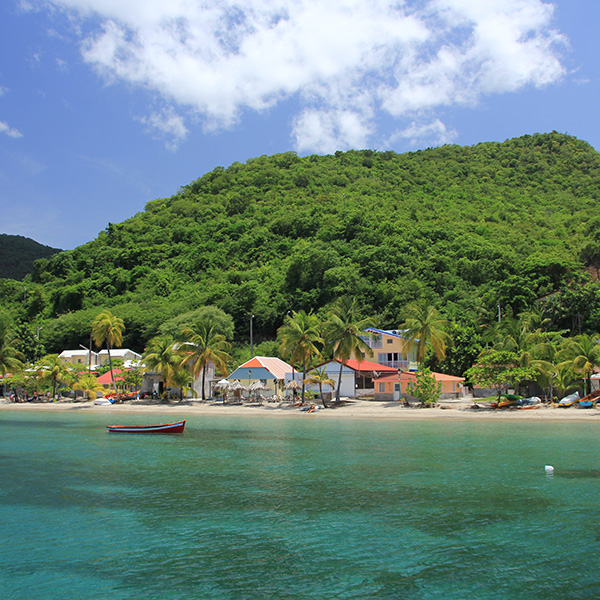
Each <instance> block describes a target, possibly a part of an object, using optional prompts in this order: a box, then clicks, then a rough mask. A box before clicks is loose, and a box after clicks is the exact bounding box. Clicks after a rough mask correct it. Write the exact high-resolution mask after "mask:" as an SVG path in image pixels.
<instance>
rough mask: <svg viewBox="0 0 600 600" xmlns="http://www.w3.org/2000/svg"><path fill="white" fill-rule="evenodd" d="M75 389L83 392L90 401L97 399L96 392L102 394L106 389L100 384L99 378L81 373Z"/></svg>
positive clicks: (74, 386)
mask: <svg viewBox="0 0 600 600" xmlns="http://www.w3.org/2000/svg"><path fill="white" fill-rule="evenodd" d="M73 388H74V389H76V390H81V391H82V392H83V393H84V394H85V395H86V396H87V399H88V400H95V399H96V395H97V394H96V392H102V391H103V390H104V388H103V387H102V384H100V383H98V378H97V377H96V376H95V375H92V374H91V373H81V375H80V376H79V379H78V380H77V381H76V382H75V383H74V385H73Z"/></svg>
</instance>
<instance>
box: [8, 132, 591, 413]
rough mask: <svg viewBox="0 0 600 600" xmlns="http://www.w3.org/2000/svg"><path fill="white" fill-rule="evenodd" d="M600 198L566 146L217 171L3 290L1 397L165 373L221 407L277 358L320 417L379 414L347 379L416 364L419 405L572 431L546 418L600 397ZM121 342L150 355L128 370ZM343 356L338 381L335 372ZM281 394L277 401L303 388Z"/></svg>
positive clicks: (316, 160)
mask: <svg viewBox="0 0 600 600" xmlns="http://www.w3.org/2000/svg"><path fill="white" fill-rule="evenodd" d="M599 200H600V155H599V154H598V153H597V152H596V151H595V150H594V149H593V148H592V147H591V146H589V144H587V143H586V142H583V141H581V140H578V139H576V138H573V137H570V136H568V135H564V134H559V133H556V132H553V133H549V134H536V135H532V136H523V137H520V138H515V139H512V140H507V141H506V142H503V143H482V144H477V145H475V146H472V147H458V146H443V147H440V148H435V149H429V150H425V151H419V152H414V153H407V154H402V155H398V154H395V153H394V152H377V151H372V150H361V151H350V152H338V153H335V155H330V156H316V155H313V156H307V157H298V156H297V155H296V154H294V153H292V152H290V153H285V154H278V155H275V156H271V157H267V156H262V157H258V158H254V159H249V160H247V161H246V163H244V164H242V163H234V164H233V165H231V166H229V167H227V168H221V167H219V168H217V169H215V170H214V171H212V172H211V173H208V174H206V175H204V176H202V177H200V178H199V179H197V180H196V181H194V182H192V183H190V184H188V185H185V186H184V187H182V188H181V189H180V190H179V191H178V192H177V193H176V194H174V195H173V196H171V197H170V198H164V199H158V200H153V201H151V202H148V204H147V206H146V209H145V210H144V211H143V212H141V213H139V214H137V215H135V216H133V217H132V218H130V219H128V220H127V221H124V222H123V223H119V224H113V223H109V224H108V226H107V227H106V229H105V230H104V231H102V232H101V233H100V234H99V235H98V237H97V238H96V239H95V240H92V241H90V242H89V243H87V244H85V245H83V246H80V247H78V248H76V249H75V250H69V251H66V252H59V253H57V254H53V255H52V256H49V257H46V258H41V259H40V260H37V261H36V262H35V263H34V266H33V269H32V270H31V271H30V272H29V273H28V274H27V275H25V276H24V277H23V278H22V279H19V280H16V279H9V278H6V277H5V278H3V279H0V299H1V302H2V309H1V310H0V376H1V377H2V384H3V385H4V387H5V390H6V393H7V396H8V395H9V394H10V393H11V390H15V391H16V392H17V394H18V393H19V390H21V393H22V394H26V395H27V396H28V397H31V396H35V397H37V398H39V397H41V396H46V397H48V395H49V396H51V397H56V396H58V395H59V390H61V392H63V393H64V392H65V391H71V392H73V393H74V394H79V395H82V394H83V396H84V397H88V398H91V397H92V396H94V395H96V394H101V393H105V392H106V389H105V388H102V387H99V386H98V384H97V376H98V375H100V374H101V373H102V371H105V372H108V373H110V379H111V381H110V384H109V387H111V388H116V387H119V386H120V387H121V388H122V389H123V390H124V389H136V387H138V386H139V384H140V382H141V381H142V379H143V377H144V372H146V373H148V372H150V371H152V372H154V373H155V374H157V375H158V377H159V378H160V386H159V389H160V391H161V394H162V395H163V396H165V398H164V400H165V401H166V400H168V395H169V394H168V390H177V394H179V401H180V402H182V401H184V400H185V399H186V398H187V397H189V396H190V392H189V390H188V388H190V385H189V383H190V380H194V381H196V382H198V383H197V385H196V384H195V387H194V389H195V390H196V393H195V394H191V395H197V396H198V397H199V398H204V400H205V404H203V405H202V406H203V407H209V406H212V405H211V404H210V402H209V401H208V398H210V397H213V395H214V394H213V392H214V389H215V388H214V387H213V386H214V383H215V382H216V381H217V380H218V379H219V378H223V377H227V376H228V375H229V374H230V373H232V372H234V371H235V370H236V368H238V367H239V366H240V365H242V364H244V363H245V361H248V360H249V359H250V358H252V357H254V356H264V357H276V358H278V359H282V360H283V361H287V362H286V364H287V365H289V368H290V374H291V375H292V377H293V378H294V379H296V373H297V374H298V377H297V379H298V381H300V382H302V386H303V387H302V390H301V391H298V392H297V393H298V394H302V398H301V399H302V400H303V401H304V403H306V402H307V401H310V400H311V398H312V395H314V393H315V392H314V390H315V389H317V388H318V389H319V391H320V393H319V394H317V395H319V396H321V398H322V399H323V398H324V397H325V396H326V394H323V393H322V392H323V391H324V390H327V391H328V392H329V396H330V400H331V402H330V405H333V406H336V407H337V408H336V410H335V411H331V412H332V413H334V412H335V413H336V414H337V413H338V412H339V414H351V413H352V412H361V411H363V410H364V411H367V409H366V408H365V409H363V408H360V409H359V408H357V407H358V406H361V407H362V403H361V401H359V400H353V402H355V404H353V405H352V406H351V407H348V406H344V407H341V404H342V403H341V398H342V396H344V394H341V393H340V388H341V380H342V368H343V365H347V364H349V362H348V361H352V360H359V361H360V360H368V361H373V362H375V363H377V364H380V365H382V367H384V366H387V367H389V365H393V366H394V368H397V369H398V370H399V371H402V370H406V371H407V372H408V371H414V370H415V369H418V373H419V376H417V378H416V380H415V381H413V382H412V383H411V384H410V385H411V386H412V387H410V388H408V387H407V388H406V389H402V390H401V394H402V395H403V397H406V396H407V395H409V396H411V397H412V398H413V400H414V399H416V400H418V401H420V404H421V405H427V404H435V403H436V402H440V401H442V403H443V400H444V398H440V394H439V390H438V389H437V388H436V384H432V383H431V382H432V381H435V377H434V374H435V373H441V374H447V375H452V376H456V377H459V378H464V386H465V388H469V387H474V388H475V390H477V389H484V390H487V392H489V393H490V394H494V395H495V396H497V397H500V396H502V395H504V394H506V393H507V392H510V393H511V394H512V395H514V396H515V397H517V396H520V397H531V396H535V397H539V398H540V399H541V401H542V403H543V406H542V407H541V408H539V409H535V410H530V411H529V412H531V413H535V414H536V415H537V414H538V413H539V414H540V415H541V414H543V415H546V414H548V415H549V414H555V413H560V414H563V415H564V414H566V412H567V411H566V410H562V409H558V410H554V409H552V408H549V406H551V405H552V403H556V402H557V401H558V400H560V399H561V398H562V397H564V396H566V395H568V394H571V393H573V392H575V391H577V392H578V393H579V394H580V396H584V395H586V394H589V393H590V392H591V391H593V390H594V389H596V388H597V387H598V385H597V383H596V379H595V373H596V369H597V368H598V366H599V365H600V349H599V347H598V339H599V336H598V332H599V331H600V286H599V284H598V275H599V272H600V233H598V232H600V217H599V216H598V215H597V206H598V202H599ZM28 259H29V258H28ZM0 274H2V273H0ZM373 328H375V329H376V330H381V331H389V332H396V335H397V336H398V337H401V338H402V339H403V345H402V348H401V350H400V351H398V352H395V353H394V352H389V353H387V354H388V355H389V356H385V355H386V352H385V349H384V348H378V347H377V343H376V342H375V341H374V340H373V335H372V333H368V332H367V330H369V329H373ZM74 348H85V349H87V350H88V352H90V353H91V350H92V349H101V348H104V349H105V350H106V351H107V352H108V365H107V366H104V367H103V368H101V369H97V370H93V371H92V369H91V368H90V366H91V365H86V364H81V365H79V366H77V365H72V364H71V365H69V364H65V361H64V360H61V359H60V358H59V355H60V354H61V352H63V351H64V350H67V349H74ZM118 348H128V349H131V351H132V352H136V353H139V354H140V355H141V356H142V359H141V360H140V361H139V363H138V364H137V365H128V366H126V365H124V364H123V363H121V362H119V361H118V360H117V361H113V360H112V358H113V357H112V356H111V350H115V349H118ZM332 361H333V362H335V361H337V363H339V364H340V367H339V373H340V375H339V378H338V377H337V375H335V376H332V371H326V370H324V365H329V364H330V363H332ZM292 367H293V368H292ZM211 369H212V370H211ZM117 370H118V371H119V373H118V374H117V373H116V372H117ZM372 372H373V373H375V372H376V369H374V368H373V369H372ZM117 375H118V377H117ZM363 375H364V373H363ZM376 375H381V373H379V374H376V373H375V374H373V375H372V379H373V381H375V380H376ZM432 378H433V379H432ZM117 379H118V381H117ZM309 380H310V385H312V390H313V391H312V392H311V393H310V394H309V393H308V389H304V388H305V387H306V386H307V385H308V384H309ZM282 381H283V382H284V383H285V382H286V380H285V379H284V380H282ZM371 383H372V382H371ZM157 385H158V384H157ZM282 389H283V386H282ZM373 391H374V393H376V392H377V387H376V386H375V387H374V388H373ZM274 395H275V396H276V397H275V398H274V399H273V400H274V401H273V406H275V405H276V404H277V402H281V401H282V400H283V396H284V395H285V394H284V393H282V394H281V397H279V396H277V394H274ZM307 396H308V397H307ZM329 396H328V397H329ZM345 396H348V394H345ZM59 404H61V405H62V403H59ZM317 404H320V405H321V408H324V406H325V405H326V403H325V401H324V400H323V402H322V403H321V402H317ZM397 404H401V403H397ZM83 405H84V403H80V404H79V405H78V406H83ZM371 405H372V407H373V408H372V410H373V411H375V412H377V411H379V412H383V413H386V414H392V412H393V413H394V414H395V413H398V414H408V412H409V411H410V410H411V409H409V408H407V407H402V406H397V405H394V407H393V408H391V407H390V408H385V407H384V405H383V404H381V403H377V402H372V403H371ZM49 406H50V405H49ZM124 406H125V405H124ZM128 406H131V405H128ZM138 406H139V405H138ZM167 406H168V407H169V408H172V407H171V406H170V405H167ZM273 406H267V405H264V406H263V408H259V407H256V408H257V410H261V411H264V412H267V411H272V412H273V411H275V409H274V408H273ZM277 406H279V404H277ZM281 406H283V405H281ZM109 408H114V409H118V410H121V406H118V407H117V406H113V407H109ZM136 408H137V406H136ZM139 408H141V406H139ZM188 408H189V407H188ZM221 408H222V407H221ZM204 409H205V408H196V406H194V407H193V410H204ZM231 409H233V407H229V408H228V410H231ZM244 409H246V407H244ZM376 409H377V410H376ZM403 409H404V410H403ZM207 410H219V409H216V408H214V407H212V408H210V409H207ZM250 410H251V409H250V408H248V409H247V411H250ZM279 410H280V412H284V411H285V410H286V409H284V408H280V409H279ZM596 410H597V409H596V408H595V401H594V402H593V403H592V406H591V410H590V411H589V412H587V413H586V414H588V415H590V416H591V415H595V411H596ZM421 412H422V413H423V414H425V413H427V414H430V413H429V412H428V411H421ZM433 412H435V414H445V413H446V412H448V413H450V412H460V414H465V415H466V414H469V415H471V414H475V413H477V412H478V411H477V409H468V410H467V409H465V410H464V411H460V410H458V409H456V408H455V409H452V408H448V409H447V410H444V409H443V408H436V409H434V411H432V413H431V414H433ZM514 412H515V414H517V411H514ZM523 412H525V411H523ZM578 412H585V411H578ZM361 414H362V413H361ZM561 418H563V417H561ZM569 418H574V417H569Z"/></svg>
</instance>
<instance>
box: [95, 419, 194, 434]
mask: <svg viewBox="0 0 600 600" xmlns="http://www.w3.org/2000/svg"><path fill="white" fill-rule="evenodd" d="M106 428H107V429H108V431H109V433H183V430H184V429H185V421H178V422H177V423H160V424H158V425H107V426H106Z"/></svg>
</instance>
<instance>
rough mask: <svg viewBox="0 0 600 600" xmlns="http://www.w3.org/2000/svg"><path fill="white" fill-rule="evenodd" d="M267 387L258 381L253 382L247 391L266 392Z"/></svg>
mask: <svg viewBox="0 0 600 600" xmlns="http://www.w3.org/2000/svg"><path fill="white" fill-rule="evenodd" d="M266 389H268V388H267V386H266V385H265V384H264V383H263V382H262V381H260V380H258V379H257V380H256V381H253V382H252V383H251V384H250V385H249V386H248V390H249V391H251V392H257V391H258V390H266Z"/></svg>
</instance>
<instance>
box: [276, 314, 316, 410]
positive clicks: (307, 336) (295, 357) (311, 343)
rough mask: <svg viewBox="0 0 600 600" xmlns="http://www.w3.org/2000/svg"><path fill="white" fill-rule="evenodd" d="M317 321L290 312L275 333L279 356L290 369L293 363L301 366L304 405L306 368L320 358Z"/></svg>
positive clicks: (312, 316)
mask: <svg viewBox="0 0 600 600" xmlns="http://www.w3.org/2000/svg"><path fill="white" fill-rule="evenodd" d="M319 329H320V324H319V319H318V318H317V316H316V315H314V314H313V313H312V312H311V313H308V314H307V313H306V312H305V311H303V310H301V311H300V312H296V311H292V314H291V315H287V316H286V317H285V319H284V322H283V325H282V326H281V327H280V328H279V329H278V331H277V338H278V339H279V341H280V350H281V354H282V355H283V356H285V357H287V358H288V360H289V361H290V363H291V364H292V367H293V365H294V363H296V364H297V363H298V362H300V363H301V364H302V404H304V389H305V382H304V379H305V377H306V366H307V363H309V362H310V361H311V360H312V359H314V358H315V357H317V356H320V352H319V349H318V348H317V344H318V343H320V342H321V341H322V339H321V334H320V331H319Z"/></svg>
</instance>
